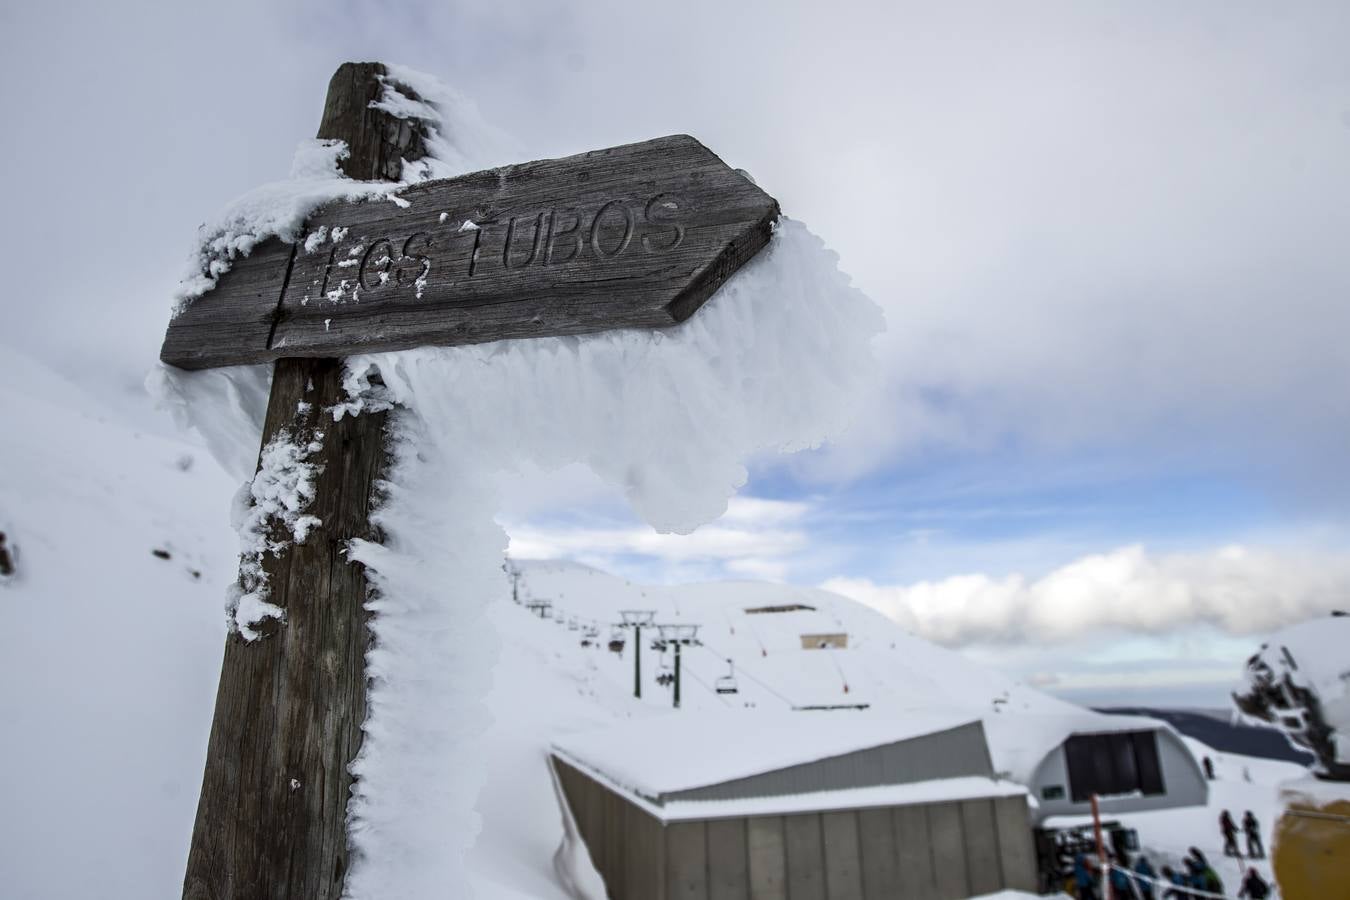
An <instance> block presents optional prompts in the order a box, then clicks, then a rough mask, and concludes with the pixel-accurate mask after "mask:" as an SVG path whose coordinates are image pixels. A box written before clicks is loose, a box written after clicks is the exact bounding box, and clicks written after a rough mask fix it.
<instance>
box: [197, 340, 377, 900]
mask: <svg viewBox="0 0 1350 900" xmlns="http://www.w3.org/2000/svg"><path fill="white" fill-rule="evenodd" d="M341 368H342V367H341V363H340V362H339V361H337V360H282V361H281V362H279V363H277V367H276V372H275V374H274V375H273V382H272V398H271V402H270V404H269V406H268V414H267V423H266V429H265V432H264V433H265V435H267V436H272V435H276V434H277V433H279V432H280V431H281V430H283V429H290V430H291V431H292V432H293V433H295V434H298V435H307V434H313V435H315V436H317V435H318V434H322V438H321V439H320V440H321V442H322V449H321V450H319V451H318V453H317V454H316V455H315V456H314V457H313V461H314V462H316V463H317V464H318V465H320V466H322V472H321V473H320V474H319V476H318V479H317V481H316V483H315V501H314V503H313V505H312V506H311V507H310V509H309V512H311V513H312V514H313V515H316V516H318V517H319V518H320V519H322V521H323V524H322V526H320V527H319V528H316V529H315V530H314V532H313V533H311V534H310V536H309V538H308V539H307V540H306V541H305V543H303V544H298V545H294V546H292V547H291V548H290V549H288V550H286V551H285V552H284V553H283V554H282V555H281V556H279V557H272V556H268V557H266V558H265V559H264V564H263V565H264V569H265V570H266V572H267V574H268V581H269V585H270V588H271V602H273V603H275V604H277V605H278V606H280V607H281V608H282V609H284V610H285V611H286V620H285V623H284V624H279V623H275V622H274V621H270V620H269V622H267V623H265V625H266V626H267V627H265V628H264V634H265V636H264V637H262V638H261V639H259V640H257V641H252V642H250V641H246V640H244V639H243V638H242V637H240V636H239V635H238V634H234V635H231V636H230V637H229V638H228V640H227V642H226V648H225V658H224V662H223V665H222V668H221V676H220V686H219V689H218V691H217V695H216V710H215V717H214V720H213V721H212V724H211V736H210V740H209V742H208V747H207V763H206V771H205V775H204V777H203V781H202V793H201V799H200V801H199V803H198V807H197V819H196V824H195V827H194V829H193V835H192V844H191V850H190V852H189V857H188V868H187V874H186V877H185V880H184V887H183V896H184V897H185V898H188V900H206V898H212V900H215V898H240V900H242V898H249V900H265V898H282V897H313V898H334V900H336V898H337V897H339V896H340V895H341V890H342V880H343V875H344V874H345V871H346V868H347V834H346V809H347V799H348V796H349V791H350V787H351V780H352V779H351V776H350V775H349V774H348V772H347V764H348V763H349V762H351V760H352V759H353V758H354V757H355V755H356V751H357V749H358V747H359V746H360V739H361V730H360V728H361V723H362V722H363V721H364V719H365V711H366V680H365V669H364V666H365V659H364V657H365V651H366V648H367V643H368V637H367V629H366V612H365V609H364V606H363V604H364V601H365V598H366V591H367V585H366V579H365V575H364V571H363V570H362V568H361V567H360V566H358V565H354V564H352V563H349V562H348V561H347V559H346V556H345V555H344V553H343V547H344V546H345V544H346V542H347V541H348V540H350V539H351V538H355V537H362V538H366V539H374V538H376V537H377V535H376V533H375V531H374V529H373V528H372V527H371V525H370V521H369V510H370V506H371V501H372V496H373V491H374V486H375V482H376V479H377V478H378V477H379V473H380V469H381V466H382V465H383V461H384V458H385V454H384V447H383V428H382V426H383V420H384V417H385V414H383V413H376V414H374V415H367V416H361V417H356V418H352V417H345V418H343V419H342V420H341V421H340V422H336V423H335V422H333V421H332V417H331V416H324V414H323V408H324V407H331V406H332V405H333V404H334V403H336V402H339V400H340V398H341V378H340V374H341ZM311 383H312V384H313V389H312V390H309V389H307V388H308V386H309V385H310V384H311ZM301 401H304V402H306V403H310V404H312V406H311V408H310V410H309V412H308V414H307V415H304V416H297V414H296V410H297V408H298V406H299V404H300V403H301ZM325 419H326V421H325Z"/></svg>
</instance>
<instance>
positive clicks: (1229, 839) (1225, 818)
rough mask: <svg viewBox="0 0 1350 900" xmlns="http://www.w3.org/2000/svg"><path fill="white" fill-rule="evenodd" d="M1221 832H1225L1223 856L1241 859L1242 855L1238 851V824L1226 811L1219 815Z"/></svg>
mask: <svg viewBox="0 0 1350 900" xmlns="http://www.w3.org/2000/svg"><path fill="white" fill-rule="evenodd" d="M1219 830H1220V831H1222V832H1223V855H1224V856H1236V857H1237V858H1238V859H1241V858H1242V853H1241V852H1239V851H1238V844H1237V832H1238V827H1237V823H1236V822H1234V821H1233V816H1232V814H1231V813H1229V812H1228V810H1226V809H1225V810H1224V811H1223V812H1222V813H1221V814H1220V815H1219Z"/></svg>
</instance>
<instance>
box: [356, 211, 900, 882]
mask: <svg viewBox="0 0 1350 900" xmlns="http://www.w3.org/2000/svg"><path fill="white" fill-rule="evenodd" d="M882 327H883V322H882V318H881V314H880V311H879V310H878V309H877V307H876V306H875V305H874V304H873V303H872V302H871V301H870V300H869V299H868V298H867V297H866V296H864V295H863V294H862V293H861V292H859V291H858V290H857V289H855V288H854V287H852V285H851V284H850V282H849V279H848V277H847V276H845V275H844V274H843V273H841V272H840V271H839V270H838V268H837V265H836V257H835V255H834V254H833V253H831V252H829V251H828V250H826V249H825V247H824V245H823V244H822V243H821V241H820V240H819V239H818V238H816V237H815V236H814V235H812V234H811V233H810V232H809V231H807V229H806V228H805V227H804V226H803V225H801V224H800V223H798V222H794V221H791V220H784V221H782V222H781V223H780V225H779V227H778V228H777V229H776V231H775V233H774V235H773V238H772V239H771V241H770V243H769V246H768V247H767V248H766V249H765V250H764V251H763V252H762V253H760V254H759V255H758V256H757V257H756V258H755V259H754V260H752V261H751V262H750V263H749V264H748V265H746V266H745V267H744V268H743V269H742V270H741V271H739V272H737V273H736V274H735V275H734V276H733V277H732V278H731V279H730V280H729V281H728V282H727V284H726V285H724V286H723V287H722V289H721V290H719V291H718V293H717V294H716V295H715V296H714V297H713V298H712V299H711V300H710V301H709V302H708V303H707V304H706V305H705V306H704V307H703V309H701V310H700V311H699V312H698V313H697V314H696V315H695V316H693V317H692V318H691V319H690V320H689V321H687V322H685V323H684V324H683V325H680V326H677V327H675V328H671V329H667V330H663V331H641V330H625V331H612V332H606V333H603V334H598V335H590V336H583V337H566V338H539V339H533V340H522V341H502V342H496V343H490V344H479V345H473V346H467V347H448V348H420V349H416V350H408V351H401V352H397V353H387V354H373V355H367V356H361V357H355V358H353V359H351V360H349V361H348V371H349V380H348V388H349V390H350V391H351V392H352V393H353V394H354V395H356V397H357V401H356V402H360V400H361V396H362V393H363V391H365V390H366V389H367V387H368V385H369V383H370V378H369V376H370V373H372V372H375V373H378V374H379V376H380V381H382V382H383V384H384V388H383V389H381V390H380V391H379V392H378V394H377V395H376V397H375V398H374V399H375V400H376V401H377V402H378V403H380V404H385V403H393V404H394V409H395V412H394V413H393V415H392V422H393V426H392V427H393V431H394V435H395V447H394V463H393V466H392V470H391V473H390V477H389V486H388V494H387V500H386V502H385V504H384V506H383V507H382V508H381V509H380V510H379V511H378V513H377V515H376V521H377V524H378V525H379V526H380V528H381V530H382V532H383V533H384V535H385V542H384V543H383V544H380V545H377V544H370V543H366V542H362V541H356V542H353V546H352V549H351V551H350V556H351V558H353V559H355V560H357V561H360V562H362V563H364V564H365V565H366V566H367V568H368V572H369V573H370V575H371V578H372V580H373V583H374V584H375V586H376V588H377V589H378V595H379V596H378V598H377V599H375V600H374V601H372V603H371V604H370V605H371V608H372V609H373V610H374V612H375V616H374V620H373V622H372V626H371V627H372V629H373V631H374V633H375V638H376V648H375V649H374V650H373V651H372V652H371V653H370V655H369V657H368V663H369V671H370V675H371V677H372V678H373V686H372V689H371V693H370V700H369V717H368V719H367V722H366V736H365V741H364V743H363V746H362V750H361V754H360V756H359V758H358V759H357V761H356V762H355V764H354V771H355V772H356V774H357V775H358V781H357V783H356V786H355V788H354V796H353V802H352V805H351V823H352V824H351V834H352V841H353V846H354V847H355V849H356V851H357V852H356V859H355V861H354V863H353V866H352V869H351V870H350V873H349V875H348V890H349V892H350V894H351V896H353V897H375V896H384V897H394V896H397V897H404V896H407V897H417V896H427V895H429V894H431V893H433V892H435V891H437V890H439V891H442V892H443V891H445V890H446V886H447V885H452V886H454V889H452V890H451V891H450V893H451V894H454V895H457V896H463V895H464V894H463V891H464V890H466V888H465V885H464V877H465V875H464V872H463V868H462V854H463V852H464V851H466V850H467V849H468V848H469V847H470V846H472V843H473V840H474V835H475V833H476V831H477V827H478V824H477V813H476V812H474V803H475V798H476V795H477V791H478V787H479V784H480V781H481V778H482V771H483V766H484V764H485V760H484V758H483V753H482V752H481V751H479V750H478V749H477V748H476V746H475V742H476V741H477V739H478V735H479V734H480V733H481V732H482V731H483V730H484V728H485V727H486V725H487V719H486V716H485V713H484V710H483V707H482V705H481V698H482V697H483V696H484V695H485V694H486V692H487V690H488V689H489V687H490V683H489V682H490V673H491V669H492V664H493V660H494V658H495V654H496V646H497V638H496V637H495V635H493V634H492V630H491V628H490V627H489V625H488V623H487V621H486V619H485V618H484V617H485V614H486V612H487V608H488V606H489V604H490V603H491V602H492V601H493V600H503V599H504V596H505V592H506V580H505V577H504V575H503V573H502V559H503V554H504V552H505V550H506V544H507V538H506V534H505V532H504V531H503V530H502V528H501V527H500V526H499V525H497V524H496V522H495V521H494V520H493V516H494V515H495V514H496V512H497V509H498V496H497V485H498V483H499V481H498V479H499V478H500V477H501V475H502V474H503V473H506V474H508V475H509V474H510V473H512V472H515V471H518V470H524V469H525V468H526V467H530V466H535V467H540V468H544V469H554V468H561V467H563V466H565V465H568V464H570V463H574V462H582V463H584V464H586V465H588V466H590V467H591V468H592V469H593V470H594V471H595V472H596V473H597V474H598V475H599V476H600V477H601V478H603V479H605V480H606V481H608V482H610V483H611V484H613V485H615V486H616V487H617V488H619V489H620V490H621V491H622V492H623V494H624V495H625V496H626V497H627V499H628V501H629V502H630V503H631V504H632V506H633V508H634V509H635V510H636V511H637V512H638V513H639V514H640V515H641V516H642V517H643V518H644V519H645V520H646V521H647V522H649V523H650V524H651V525H652V526H653V527H655V528H657V529H658V530H661V531H676V532H681V533H687V532H689V531H692V530H693V529H695V528H697V527H698V526H699V525H701V524H703V523H706V522H708V521H711V520H712V519H715V518H716V517H717V516H719V515H721V513H722V512H724V511H725V509H726V506H727V500H728V498H729V497H730V496H731V495H732V494H733V493H734V492H735V491H736V490H737V489H738V488H739V487H741V486H742V485H743V484H744V483H745V480H746V477H747V473H746V469H745V466H744V460H745V459H746V458H747V457H748V456H750V455H752V454H754V453H756V452H759V451H762V450H779V451H793V450H799V449H803V448H806V447H812V446H816V445H818V444H820V443H821V442H823V441H824V440H825V439H826V438H827V437H828V436H829V435H831V434H833V433H836V432H838V431H839V430H841V429H843V428H844V427H845V426H846V425H847V423H848V420H849V418H850V416H851V414H852V409H853V404H852V402H851V400H852V398H854V397H856V396H858V395H859V393H860V392H861V389H862V388H863V386H864V384H865V382H866V381H867V380H868V379H869V378H870V377H871V375H872V370H873V362H872V355H871V352H870V341H871V338H872V337H873V336H874V335H875V334H876V333H877V332H878V331H879V330H880V329H881V328H882ZM560 858H567V854H566V853H562V854H560ZM574 874H575V873H574ZM576 879H577V880H578V881H583V880H584V877H583V876H582V875H580V874H576ZM395 884H396V885H399V889H398V890H397V891H395V890H392V889H391V885H395Z"/></svg>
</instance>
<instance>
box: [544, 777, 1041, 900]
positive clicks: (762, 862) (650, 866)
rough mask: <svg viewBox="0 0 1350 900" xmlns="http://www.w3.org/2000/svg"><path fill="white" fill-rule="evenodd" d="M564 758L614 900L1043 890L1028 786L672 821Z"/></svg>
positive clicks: (939, 897) (843, 898) (852, 898)
mask: <svg viewBox="0 0 1350 900" xmlns="http://www.w3.org/2000/svg"><path fill="white" fill-rule="evenodd" d="M554 764H555V766H556V767H557V769H558V773H559V780H560V782H561V783H562V786H563V791H564V794H565V795H566V797H567V800H568V803H569V805H570V806H571V807H572V812H573V815H574V816H575V817H576V820H577V826H578V828H579V829H580V831H581V834H582V837H583V838H584V839H585V841H586V845H587V849H588V850H589V851H590V854H591V859H592V861H593V862H594V863H595V866H596V869H597V870H599V872H600V874H601V875H602V876H603V877H604V879H605V884H606V886H607V888H608V891H609V897H610V900H895V898H898V897H903V898H916V900H955V898H960V897H968V896H970V895H971V894H974V893H988V892H993V891H998V890H1003V889H1017V890H1024V891H1034V890H1035V886H1036V857H1035V851H1034V849H1033V846H1032V839H1031V825H1030V822H1029V819H1028V813H1027V804H1026V800H1025V798H1024V797H1022V796H1020V795H1019V796H1013V797H997V798H983V799H976V800H961V801H952V802H945V803H931V804H918V805H912V806H897V807H879V808H874V809H861V810H833V811H828V812H819V813H803V814H796V815H786V816H755V817H750V818H734V819H714V820H708V821H690V822H673V823H670V824H668V825H665V826H662V825H661V823H660V822H658V821H657V820H656V819H655V818H653V817H652V816H650V815H648V814H647V813H645V812H643V811H642V810H641V809H639V808H638V807H636V806H634V805H633V804H631V803H629V802H628V801H627V800H624V799H623V798H622V797H619V796H618V795H616V794H614V793H613V792H612V791H610V790H609V789H608V788H606V787H604V786H603V785H601V784H599V783H598V782H596V781H594V780H592V779H591V778H590V777H589V776H587V775H585V774H583V773H581V772H579V771H578V770H576V769H574V768H572V767H571V766H569V765H567V764H566V763H563V762H561V761H559V760H556V759H555V761H554Z"/></svg>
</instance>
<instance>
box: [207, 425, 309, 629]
mask: <svg viewBox="0 0 1350 900" xmlns="http://www.w3.org/2000/svg"><path fill="white" fill-rule="evenodd" d="M322 441H323V435H322V433H320V434H316V435H314V439H313V440H310V441H307V442H304V443H303V444H302V443H299V442H297V440H296V439H294V438H293V437H292V435H291V433H290V432H289V431H280V432H278V433H277V436H276V437H275V438H273V439H272V440H271V441H269V442H268V444H267V446H266V447H264V448H263V451H262V455H261V457H260V458H259V463H258V474H257V475H256V476H255V477H254V478H253V481H252V482H249V483H246V484H244V486H243V487H241V488H240V490H239V493H238V494H237V495H236V498H235V511H234V512H235V516H234V526H235V530H236V531H238V532H239V544H240V547H239V581H238V583H237V584H235V585H234V586H233V587H232V588H231V589H230V592H229V595H228V599H227V601H226V607H225V608H226V611H227V613H228V614H229V622H230V629H231V630H232V631H238V632H239V634H241V635H243V636H244V638H245V639H247V640H250V641H252V640H257V638H258V636H259V635H258V632H257V630H256V628H257V626H258V625H259V624H260V623H261V622H262V620H263V619H285V617H286V614H285V612H284V611H283V610H282V609H281V608H280V607H278V606H277V605H276V604H274V603H269V602H268V599H267V598H268V596H269V595H270V589H269V587H268V584H267V573H266V572H265V571H264V570H263V557H265V556H266V555H267V554H269V553H270V554H272V555H273V556H280V555H281V554H282V553H284V552H285V551H286V549H287V548H288V547H290V546H291V544H292V543H296V544H303V543H304V542H305V538H306V537H308V536H309V532H310V531H311V530H312V529H313V528H314V527H316V526H318V525H320V524H322V523H321V522H320V521H319V519H318V518H317V517H315V516H313V515H310V514H309V513H308V512H306V510H307V509H308V508H309V505H310V504H311V503H312V502H313V501H314V479H315V477H316V476H317V475H318V474H319V468H318V466H316V465H315V464H314V463H312V462H309V456H310V455H311V454H313V453H314V452H316V451H318V450H319V449H320V448H321V447H322V446H323V444H322Z"/></svg>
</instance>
